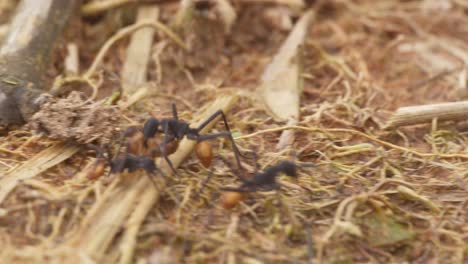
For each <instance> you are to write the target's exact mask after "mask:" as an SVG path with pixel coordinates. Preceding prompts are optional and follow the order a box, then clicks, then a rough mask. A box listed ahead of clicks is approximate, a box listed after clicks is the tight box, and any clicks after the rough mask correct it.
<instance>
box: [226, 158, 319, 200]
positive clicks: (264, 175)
mask: <svg viewBox="0 0 468 264" xmlns="http://www.w3.org/2000/svg"><path fill="white" fill-rule="evenodd" d="M310 166H312V165H310ZM280 173H284V174H285V175H287V176H290V177H294V178H297V165H296V164H295V163H294V162H292V161H288V160H286V161H281V162H279V163H278V164H276V165H274V166H271V167H268V168H267V169H266V170H265V171H263V172H260V173H256V174H254V176H253V177H251V178H246V177H240V179H241V181H242V184H241V185H240V186H239V187H237V188H233V187H224V188H221V190H223V191H231V192H242V193H244V192H255V191H259V190H261V191H271V190H279V189H280V185H279V184H278V183H277V182H276V177H277V176H278V175H279V174H280Z"/></svg>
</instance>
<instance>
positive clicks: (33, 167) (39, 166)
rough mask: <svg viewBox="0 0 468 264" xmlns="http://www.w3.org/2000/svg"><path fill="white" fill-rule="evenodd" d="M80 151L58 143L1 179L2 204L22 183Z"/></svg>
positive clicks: (69, 145) (0, 201) (72, 146)
mask: <svg viewBox="0 0 468 264" xmlns="http://www.w3.org/2000/svg"><path fill="white" fill-rule="evenodd" d="M79 149H80V147H78V146H76V145H72V144H66V143H58V144H55V145H53V146H51V147H49V148H47V149H46V150H44V151H42V152H40V153H39V154H37V155H36V156H34V157H33V158H31V159H29V160H28V161H26V162H25V163H23V164H22V165H21V166H19V167H18V168H16V169H14V170H13V171H11V172H9V173H7V174H6V175H5V176H4V177H2V178H1V179H0V204H1V203H2V202H3V201H4V200H5V198H6V197H7V196H8V194H9V193H10V192H11V191H12V190H13V189H14V188H15V187H16V185H17V184H18V183H19V182H20V181H22V180H27V179H31V178H33V177H35V176H37V175H39V174H40V173H41V172H44V171H46V170H48V169H49V168H52V167H53V166H55V165H57V164H59V163H61V162H62V161H64V160H66V159H68V158H70V157H71V156H73V155H74V154H75V153H76V152H77V151H78V150H79Z"/></svg>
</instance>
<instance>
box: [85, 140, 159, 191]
mask: <svg viewBox="0 0 468 264" xmlns="http://www.w3.org/2000/svg"><path fill="white" fill-rule="evenodd" d="M87 147H88V148H89V149H92V150H94V151H95V152H96V155H97V158H96V162H95V163H94V165H93V167H92V169H91V170H90V172H89V173H88V179H91V180H94V179H97V178H99V177H100V176H102V174H104V171H105V167H106V166H109V167H110V170H109V174H111V173H123V172H125V171H127V172H129V173H132V172H135V171H137V170H139V169H143V170H144V171H145V172H146V175H147V176H148V178H149V179H150V180H151V182H152V183H153V184H154V186H155V187H156V188H157V184H156V182H155V181H154V179H153V177H154V176H156V174H157V173H160V174H161V175H162V176H164V177H165V176H166V175H165V174H164V172H163V171H162V170H160V169H159V168H158V167H157V166H156V163H155V162H154V160H153V159H152V158H150V157H146V156H138V155H134V154H131V153H127V152H125V153H124V154H123V155H121V156H119V157H117V158H114V159H112V158H111V154H110V151H108V153H107V157H106V154H104V151H103V150H102V149H101V148H99V147H97V146H95V145H91V144H88V145H87Z"/></svg>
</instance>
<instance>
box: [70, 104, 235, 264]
mask: <svg viewBox="0 0 468 264" xmlns="http://www.w3.org/2000/svg"><path fill="white" fill-rule="evenodd" d="M236 100H237V97H235V96H225V97H220V98H218V99H217V100H216V101H215V102H213V103H212V104H210V106H209V107H208V108H207V109H206V110H205V111H203V113H201V114H200V115H198V118H197V119H199V120H203V119H205V118H207V117H208V116H209V115H211V114H212V113H214V112H215V111H217V110H218V109H222V110H223V111H225V112H228V111H229V110H230V109H231V107H232V105H233V104H234V103H235V102H236ZM198 123H199V122H198ZM198 123H194V124H193V125H194V126H197V124H198ZM213 125H214V122H213V123H211V124H210V125H209V126H207V127H206V129H205V130H204V131H202V132H206V130H208V129H210V128H211V127H212V126H213ZM194 146H195V142H194V141H190V140H183V141H182V142H181V144H180V147H179V149H178V151H177V152H176V153H175V154H173V155H172V156H171V161H172V163H173V164H174V166H176V167H177V166H179V165H180V164H181V163H182V161H183V160H184V159H185V158H187V156H188V155H189V154H190V153H191V152H192V149H193V147H194ZM161 169H162V170H163V171H164V173H165V174H166V175H171V170H170V169H169V168H168V166H167V164H166V163H162V164H161ZM157 180H158V185H159V190H158V191H156V190H155V188H154V186H153V185H152V184H151V182H150V180H149V179H148V178H147V177H145V176H144V174H141V175H132V177H125V176H124V175H122V176H121V178H120V179H118V180H117V181H115V182H114V184H113V185H112V186H110V187H109V188H108V189H107V190H106V192H105V193H104V194H103V196H102V199H100V200H99V201H98V202H97V203H96V204H95V205H94V206H93V208H92V209H91V210H90V211H89V213H88V215H87V216H86V217H85V219H84V221H83V222H82V224H81V227H80V228H79V229H78V230H77V232H75V233H74V235H73V236H72V237H71V238H70V239H69V240H68V241H67V242H65V243H63V244H62V246H63V247H64V248H70V247H71V248H75V249H76V252H80V255H81V256H83V255H84V256H87V257H91V258H92V259H95V260H102V258H103V257H104V254H105V252H106V251H107V250H108V248H109V247H110V245H111V243H112V241H113V240H114V238H115V236H116V234H117V233H118V232H119V230H121V228H122V227H123V225H124V223H125V221H126V219H127V217H128V216H129V215H130V218H129V219H130V220H129V221H128V227H127V229H126V231H125V233H124V235H123V239H122V242H121V245H123V247H120V248H122V249H123V251H122V252H121V253H122V255H121V257H122V258H121V263H129V262H130V261H131V259H132V256H133V251H134V247H135V239H136V238H135V237H136V234H137V232H138V229H139V226H140V225H141V223H142V221H143V220H144V218H145V216H146V213H147V212H148V211H149V210H150V209H151V207H152V206H153V205H154V203H155V202H157V199H158V197H159V195H160V192H161V191H162V190H164V188H165V185H166V181H165V180H164V179H162V177H161V178H159V179H157ZM67 257H68V259H67V260H68V261H67V262H68V263H72V262H74V260H76V257H77V256H76V255H74V256H67ZM98 262H100V261H98Z"/></svg>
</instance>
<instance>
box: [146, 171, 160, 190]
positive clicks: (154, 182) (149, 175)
mask: <svg viewBox="0 0 468 264" xmlns="http://www.w3.org/2000/svg"><path fill="white" fill-rule="evenodd" d="M146 176H148V179H150V181H151V182H152V183H153V185H154V188H155V189H156V191H157V190H159V189H158V185H157V184H156V181H155V180H154V179H153V176H155V175H154V174H153V173H149V172H147V173H146Z"/></svg>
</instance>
